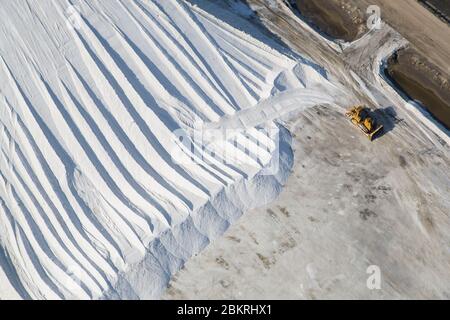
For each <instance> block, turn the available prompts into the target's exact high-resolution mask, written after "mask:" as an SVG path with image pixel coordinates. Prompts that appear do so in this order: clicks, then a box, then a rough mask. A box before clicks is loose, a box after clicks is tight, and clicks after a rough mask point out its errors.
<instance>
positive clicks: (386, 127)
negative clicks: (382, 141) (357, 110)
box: [371, 106, 403, 140]
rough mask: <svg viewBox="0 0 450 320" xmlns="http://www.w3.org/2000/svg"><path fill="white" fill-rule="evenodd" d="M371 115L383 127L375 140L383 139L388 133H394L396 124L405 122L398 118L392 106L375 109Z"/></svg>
mask: <svg viewBox="0 0 450 320" xmlns="http://www.w3.org/2000/svg"><path fill="white" fill-rule="evenodd" d="M371 115H372V116H373V118H374V119H375V120H376V121H377V123H378V124H379V125H382V126H383V130H380V132H379V133H378V134H377V135H375V136H374V137H373V140H376V139H378V138H381V137H382V136H384V135H385V134H386V133H388V132H390V131H392V130H393V129H394V127H395V125H396V124H398V123H400V122H402V121H403V119H400V118H398V117H397V112H395V109H394V108H393V107H392V106H389V107H386V108H379V109H374V110H372V111H371Z"/></svg>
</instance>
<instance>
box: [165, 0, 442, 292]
mask: <svg viewBox="0 0 450 320" xmlns="http://www.w3.org/2000/svg"><path fill="white" fill-rule="evenodd" d="M249 2H250V3H252V4H253V5H254V6H255V8H256V9H257V11H258V17H259V19H260V21H261V22H262V23H264V25H265V26H267V27H268V28H269V29H270V30H271V32H273V33H275V34H277V35H278V36H279V37H280V38H281V39H282V41H284V42H285V43H287V44H289V45H290V47H291V48H293V49H295V50H296V51H297V52H300V53H301V54H303V55H304V56H309V57H315V60H316V61H317V62H318V63H319V64H321V65H323V66H324V67H325V68H326V69H327V70H329V71H330V76H333V77H336V78H337V79H339V81H340V82H341V83H342V84H344V85H345V86H346V87H347V88H348V90H349V91H350V92H353V94H354V95H355V100H357V101H359V102H365V103H367V104H369V105H372V106H374V105H376V106H377V107H378V108H379V109H378V111H379V115H380V118H381V120H382V123H383V124H384V125H385V129H386V130H385V134H384V135H383V136H381V137H380V138H378V139H377V140H375V141H374V142H373V143H370V142H369V141H368V140H367V138H365V137H364V136H363V135H361V134H360V132H359V131H358V130H357V129H356V128H354V127H353V126H352V125H350V124H349V123H348V122H347V120H346V119H345V118H344V117H343V116H342V113H341V111H339V110H336V109H335V108H330V107H327V106H316V107H315V108H312V109H309V110H308V111H306V112H302V113H301V114H298V115H297V116H296V117H292V118H290V120H288V121H286V123H285V125H286V127H287V128H288V129H289V130H290V132H291V133H292V135H293V147H294V150H295V164H294V167H293V172H292V174H291V176H290V178H289V180H288V182H287V184H286V186H285V188H284V189H283V192H282V193H281V195H280V197H279V198H278V199H277V200H276V201H275V202H273V203H272V204H270V205H269V206H266V207H264V208H259V209H255V210H252V211H250V212H248V213H246V214H245V215H244V216H243V217H242V218H241V219H240V220H239V221H237V222H236V223H235V224H234V225H233V226H232V227H231V228H230V229H229V230H228V231H227V232H226V234H225V235H224V236H223V237H222V238H220V239H218V240H217V241H215V242H214V243H212V244H211V245H210V246H209V247H208V248H207V249H206V250H205V251H203V252H202V253H201V254H199V255H198V256H197V257H195V258H192V259H191V260H189V261H188V262H187V264H186V265H185V268H184V269H183V270H181V271H180V272H178V273H177V274H176V276H175V277H174V278H173V279H172V281H171V284H170V287H169V288H168V290H167V291H166V293H165V295H164V296H163V298H165V299H174V298H175V299H178V298H187V299H194V298H209V299H214V298H218V299H219V298H228V299H235V298H242V299H247V298H275V299H282V298H286V299H296V298H300V299H303V298H304V299H321V298H322V299H333V298H349V299H351V298H368V299H379V298H394V299H396V298H400V299H403V298H450V286H449V283H450V271H449V270H450V268H449V267H450V252H449V246H448V243H449V241H450V236H449V233H448V230H449V228H450V220H449V212H450V199H449V198H448V194H449V192H450V189H449V185H450V183H449V181H450V177H449V175H448V172H450V166H449V164H450V159H449V147H448V144H447V143H445V142H444V141H443V139H437V140H435V139H434V138H433V135H434V133H432V132H431V131H430V130H429V129H427V128H425V127H424V123H425V122H427V121H426V120H425V119H424V118H423V117H421V116H420V115H419V116H416V113H415V111H414V110H413V109H409V107H408V106H407V105H405V102H404V101H402V100H401V99H400V98H399V97H398V96H396V95H395V92H394V91H393V90H392V89H390V88H388V87H386V85H384V84H383V83H381V82H380V79H377V77H376V76H374V75H373V74H371V69H372V68H373V66H372V67H371V65H372V63H373V62H374V60H376V55H377V49H379V47H380V43H385V42H387V41H388V40H389V39H391V40H390V41H391V42H392V43H399V42H401V40H400V39H396V38H395V35H392V34H389V32H388V33H386V34H383V33H381V34H376V35H374V36H373V38H372V39H369V40H368V41H366V42H361V43H359V44H356V45H355V46H353V47H350V48H348V49H347V50H346V51H344V52H343V53H338V52H337V51H336V50H335V49H333V48H332V45H331V44H329V43H326V42H324V41H322V40H320V39H319V38H317V35H316V34H314V32H312V31H311V30H310V29H308V28H307V27H305V26H304V25H303V24H302V23H300V22H299V21H298V20H296V19H295V18H294V17H292V16H291V15H290V14H289V13H288V11H287V10H284V9H280V8H277V7H274V6H273V5H266V3H265V2H264V1H260V0H251V1H249ZM399 2H400V1H399ZM290 30H296V31H297V32H295V33H293V32H290ZM390 37H394V38H390ZM305 44H307V45H305ZM350 71H351V72H350ZM352 73H353V74H354V76H353V77H352V76H350V74H352ZM359 77H360V78H359ZM358 78H359V79H360V80H359V81H357V80H356V79H358ZM361 79H363V80H361ZM362 83H365V86H366V87H368V88H369V89H370V90H368V91H365V92H363V90H361V88H362V87H361V85H362ZM433 141H434V142H433ZM372 265H375V266H377V267H379V269H380V271H381V289H379V290H376V289H374V290H371V289H369V288H368V286H367V279H368V277H369V274H368V273H367V270H368V268H369V267H370V266H372Z"/></svg>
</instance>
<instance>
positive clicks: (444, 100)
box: [386, 48, 450, 129]
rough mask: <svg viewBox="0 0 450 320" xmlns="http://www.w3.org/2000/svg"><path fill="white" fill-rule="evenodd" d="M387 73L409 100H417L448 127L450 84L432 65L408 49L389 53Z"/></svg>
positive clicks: (449, 122)
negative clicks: (391, 54) (390, 54)
mask: <svg viewBox="0 0 450 320" xmlns="http://www.w3.org/2000/svg"><path fill="white" fill-rule="evenodd" d="M386 73H387V75H388V76H389V77H390V78H391V80H392V81H393V82H394V83H395V84H396V85H397V86H398V87H399V88H401V90H402V91H403V92H404V93H406V94H407V95H408V97H409V98H410V99H412V100H418V101H420V102H421V103H422V104H423V105H424V106H426V108H427V109H428V111H429V112H430V113H431V114H432V115H433V117H434V118H436V119H437V120H439V121H440V122H441V123H442V124H444V125H445V126H446V127H447V128H449V129H450V104H449V103H450V83H449V81H448V79H447V78H446V77H445V76H444V75H443V74H442V73H440V72H438V71H436V67H435V66H433V65H432V64H430V62H428V61H427V60H426V59H424V58H423V57H422V56H421V55H420V54H419V53H417V51H415V50H414V49H412V48H408V49H404V50H400V51H398V52H397V53H395V54H394V55H393V56H391V58H390V59H389V60H388V65H387V70H386Z"/></svg>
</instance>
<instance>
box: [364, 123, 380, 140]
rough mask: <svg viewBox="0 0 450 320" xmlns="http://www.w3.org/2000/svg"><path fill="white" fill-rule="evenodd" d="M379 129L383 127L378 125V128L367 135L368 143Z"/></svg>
mask: <svg viewBox="0 0 450 320" xmlns="http://www.w3.org/2000/svg"><path fill="white" fill-rule="evenodd" d="M381 129H383V126H382V125H380V126H379V127H378V128H376V129H375V130H374V131H372V132H371V133H369V134H367V137H368V138H369V140H370V141H372V140H373V138H374V137H375V135H376V134H377V133H378V132H380V131H381Z"/></svg>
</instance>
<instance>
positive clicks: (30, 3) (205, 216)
mask: <svg viewBox="0 0 450 320" xmlns="http://www.w3.org/2000/svg"><path fill="white" fill-rule="evenodd" d="M72 2H73V3H72ZM69 5H75V6H73V7H72V6H69ZM236 19H239V18H238V17H236ZM242 23H245V22H244V21H242ZM255 32H258V31H257V30H255ZM260 38H261V39H264V36H263V35H262V34H261V35H260ZM266 43H269V44H270V43H271V40H269V39H267V42H266ZM326 83H327V80H326V79H325V78H324V77H323V75H322V74H321V73H319V72H318V71H316V70H315V69H314V67H313V65H311V64H308V63H306V62H304V61H303V60H298V59H294V58H292V57H289V56H286V55H284V54H282V53H280V52H277V51H275V50H273V49H271V48H270V47H269V46H268V45H267V44H263V43H262V42H260V41H257V40H255V39H254V38H252V37H251V36H250V35H248V34H246V33H243V32H242V31H239V30H237V29H234V28H233V27H231V26H229V25H227V24H225V23H223V22H221V21H220V20H218V19H216V18H214V17H212V16H210V15H209V14H208V13H206V12H203V11H201V10H200V9H198V8H196V7H192V6H190V5H188V4H186V3H184V2H182V1H175V0H171V1H167V0H159V1H158V0H154V1H125V0H117V1H109V0H101V1H100V0H98V1H69V2H68V1H65V0H39V1H37V0H27V1H5V2H4V3H2V5H1V6H0V112H1V115H0V137H1V138H0V139H1V140H0V141H1V143H0V145H1V153H0V206H1V207H0V245H1V247H0V266H1V268H0V298H18V297H22V298H38V299H42V298H47V299H58V298H99V297H102V296H104V295H105V293H107V297H150V298H151V297H157V296H158V295H159V294H160V292H161V290H162V288H163V287H164V286H165V285H166V284H167V281H168V279H169V277H170V275H171V274H172V273H173V272H175V271H176V270H177V269H178V268H180V266H181V265H182V264H183V263H184V261H186V259H188V258H189V257H190V256H191V255H192V254H194V253H196V252H198V251H200V250H201V249H202V248H203V247H204V246H205V245H206V244H207V243H208V241H209V240H210V239H211V238H213V237H215V236H217V235H218V234H220V233H222V232H223V231H224V230H225V229H226V228H227V226H228V225H229V223H230V222H232V221H233V220H234V219H236V218H237V217H238V216H239V215H240V214H241V213H242V210H245V209H246V208H248V207H250V206H255V205H257V204H262V203H263V202H264V200H267V201H268V200H270V199H272V198H273V197H274V196H275V195H276V194H277V193H278V192H279V188H280V183H282V182H283V180H284V179H285V178H286V174H287V170H288V169H289V164H290V161H291V157H292V154H291V153H290V150H289V141H288V134H287V133H286V132H284V131H283V130H281V131H280V130H279V127H278V126H277V125H275V124H274V123H273V122H271V121H267V122H266V123H265V124H264V125H263V126H258V127H253V128H247V129H246V130H241V131H240V132H239V133H237V134H236V135H235V136H234V137H233V139H235V140H236V141H228V140H227V138H225V139H222V140H220V143H217V142H214V143H211V144H210V147H211V149H213V151H214V152H217V154H216V156H210V157H208V156H203V155H202V153H201V152H200V153H199V152H197V153H196V152H193V151H195V150H197V151H198V150H201V148H202V147H204V146H205V144H207V143H208V140H207V139H206V140H204V139H203V140H198V139H193V138H192V137H193V133H195V130H194V129H195V126H197V125H198V124H199V123H200V124H201V125H205V124H209V123H216V122H217V123H219V122H220V120H221V119H222V118H224V117H230V116H233V115H234V114H235V113H237V112H242V111H243V110H246V109H250V108H252V107H254V106H256V105H258V103H259V102H260V101H263V100H264V101H266V102H265V103H267V100H268V99H270V98H271V97H272V96H276V95H278V94H279V93H280V92H283V91H286V92H288V91H289V90H294V89H299V90H301V89H305V88H308V87H314V86H315V85H317V84H321V85H322V86H323V85H324V84H326ZM180 132H182V133H183V134H182V136H183V137H184V138H186V139H188V141H189V144H188V146H190V147H191V148H187V147H186V144H185V143H181V142H180V140H179V139H178V138H179V137H180V134H179V133H180ZM280 132H281V134H280ZM279 137H281V139H279ZM205 141H206V142H205ZM278 141H280V143H277V142H278ZM184 142H186V141H184ZM244 146H245V147H244ZM248 149H250V150H252V152H248ZM174 150H175V151H176V154H178V155H180V154H184V155H187V156H188V158H193V159H195V161H176V160H178V159H175V158H172V155H173V154H174ZM224 150H227V152H231V153H232V154H235V155H238V156H237V157H231V158H230V159H228V158H227V159H226V161H222V160H224V159H223V158H221V157H222V156H224V155H223V154H221V152H222V153H223V151H224ZM274 155H276V156H277V159H279V160H280V161H279V168H278V169H279V170H278V171H277V172H274V173H273V174H272V175H262V174H261V170H262V169H263V168H265V167H267V166H268V165H269V164H271V163H272V162H273V159H274ZM177 157H178V156H177ZM174 160H175V161H174Z"/></svg>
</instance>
